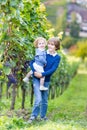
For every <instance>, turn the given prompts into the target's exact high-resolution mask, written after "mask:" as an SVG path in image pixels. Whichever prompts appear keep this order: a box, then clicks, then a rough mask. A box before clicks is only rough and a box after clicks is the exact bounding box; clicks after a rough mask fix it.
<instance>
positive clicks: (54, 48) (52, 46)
mask: <svg viewBox="0 0 87 130" xmlns="http://www.w3.org/2000/svg"><path fill="white" fill-rule="evenodd" d="M48 50H49V51H51V52H55V50H56V47H55V44H54V42H50V43H48Z"/></svg>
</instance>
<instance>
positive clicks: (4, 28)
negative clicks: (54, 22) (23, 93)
mask: <svg viewBox="0 0 87 130" xmlns="http://www.w3.org/2000/svg"><path fill="white" fill-rule="evenodd" d="M0 27H1V29H0V31H1V32H0V50H2V51H1V54H0V64H4V65H5V66H6V67H7V65H6V64H7V63H6V62H9V65H10V66H8V70H7V71H3V73H4V74H5V75H6V74H7V72H8V74H9V73H10V72H11V71H13V70H12V69H14V68H15V67H17V69H18V72H17V75H18V77H17V78H18V79H20V74H21V68H23V64H24V62H25V61H26V60H30V59H32V58H33V56H34V47H33V41H34V39H35V38H36V37H38V36H43V37H45V38H47V39H48V37H49V36H48V32H47V31H48V30H49V27H50V26H49V23H48V22H47V19H46V13H45V7H44V5H43V4H40V1H39V0H34V1H32V0H27V1H26V0H20V1H19V0H16V1H13V0H10V1H7V0H5V1H3V2H2V1H0ZM49 33H50V32H49ZM2 70H3V68H2ZM5 70H6V69H5ZM10 70H11V71H10ZM19 82H20V80H19Z"/></svg>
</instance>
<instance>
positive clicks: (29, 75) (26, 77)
mask: <svg viewBox="0 0 87 130" xmlns="http://www.w3.org/2000/svg"><path fill="white" fill-rule="evenodd" d="M32 73H33V72H32V70H31V71H29V72H28V73H27V75H26V76H25V78H24V79H23V81H24V82H25V83H28V82H29V78H30V77H31V75H32Z"/></svg>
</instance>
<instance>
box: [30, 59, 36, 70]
mask: <svg viewBox="0 0 87 130" xmlns="http://www.w3.org/2000/svg"><path fill="white" fill-rule="evenodd" d="M34 62H35V60H31V61H30V68H31V70H32V71H33V72H34V71H35V69H34V67H33V63H34Z"/></svg>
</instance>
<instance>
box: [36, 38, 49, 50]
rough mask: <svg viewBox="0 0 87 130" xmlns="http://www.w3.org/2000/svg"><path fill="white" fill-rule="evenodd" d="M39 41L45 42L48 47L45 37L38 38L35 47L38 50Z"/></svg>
mask: <svg viewBox="0 0 87 130" xmlns="http://www.w3.org/2000/svg"><path fill="white" fill-rule="evenodd" d="M39 40H43V41H44V43H45V44H46V45H47V41H46V39H45V38H43V37H38V38H36V39H35V41H34V47H36V48H37V47H38V42H39Z"/></svg>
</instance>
